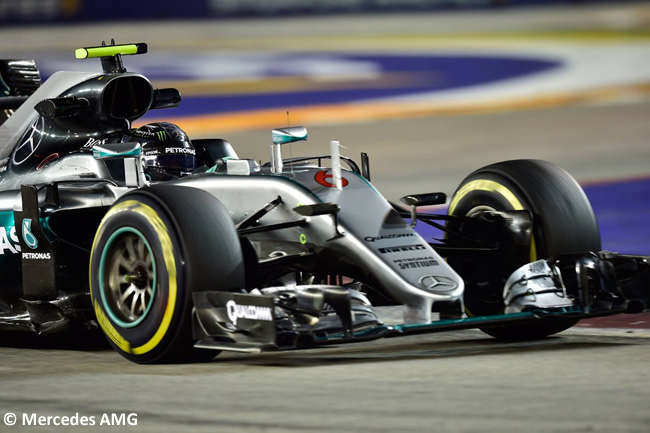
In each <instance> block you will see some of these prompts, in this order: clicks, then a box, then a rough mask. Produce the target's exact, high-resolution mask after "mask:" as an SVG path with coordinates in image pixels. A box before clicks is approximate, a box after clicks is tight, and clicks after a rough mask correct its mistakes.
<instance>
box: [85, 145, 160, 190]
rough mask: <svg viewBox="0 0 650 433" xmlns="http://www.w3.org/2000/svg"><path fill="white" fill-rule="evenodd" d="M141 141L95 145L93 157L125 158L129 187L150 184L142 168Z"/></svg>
mask: <svg viewBox="0 0 650 433" xmlns="http://www.w3.org/2000/svg"><path fill="white" fill-rule="evenodd" d="M141 155H142V146H141V145H140V143H105V144H102V145H98V146H94V147H93V158H95V159H99V160H110V159H123V160H124V183H125V184H126V186H128V187H137V188H142V187H143V186H146V185H148V182H147V180H146V178H145V176H144V171H143V169H142V163H141V161H140V156H141Z"/></svg>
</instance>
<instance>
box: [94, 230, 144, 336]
mask: <svg viewBox="0 0 650 433" xmlns="http://www.w3.org/2000/svg"><path fill="white" fill-rule="evenodd" d="M99 291H100V294H101V298H102V301H103V304H104V305H105V307H106V313H107V314H108V316H109V318H110V319H111V320H112V321H113V322H115V323H116V324H118V325H119V326H121V327H124V328H132V327H134V326H137V325H139V324H140V323H141V322H142V321H143V320H144V319H145V318H146V317H147V315H148V314H149V311H150V310H151V306H152V304H153V299H154V295H155V291H156V264H155V260H154V255H153V253H152V251H151V246H150V245H149V242H147V240H146V238H145V237H144V235H143V234H142V233H140V232H139V231H138V230H136V229H134V228H132V227H123V228H121V229H119V230H116V231H115V232H114V233H113V234H112V235H111V236H110V237H109V238H108V241H107V242H106V246H105V247H104V249H103V251H102V255H101V258H100V265H99Z"/></svg>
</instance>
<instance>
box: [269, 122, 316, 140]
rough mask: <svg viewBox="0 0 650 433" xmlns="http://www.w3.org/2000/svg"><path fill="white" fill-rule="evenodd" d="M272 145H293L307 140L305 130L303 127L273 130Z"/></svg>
mask: <svg viewBox="0 0 650 433" xmlns="http://www.w3.org/2000/svg"><path fill="white" fill-rule="evenodd" d="M271 135H272V137H273V144H285V143H293V142H295V141H302V140H307V128H305V127H304V126H291V127H288V128H282V129H274V130H273V131H272V132H271Z"/></svg>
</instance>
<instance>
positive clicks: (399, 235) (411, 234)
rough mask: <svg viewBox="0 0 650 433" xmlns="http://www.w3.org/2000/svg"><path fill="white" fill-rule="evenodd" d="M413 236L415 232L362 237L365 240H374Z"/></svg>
mask: <svg viewBox="0 0 650 433" xmlns="http://www.w3.org/2000/svg"><path fill="white" fill-rule="evenodd" d="M413 236H415V233H397V234H393V235H384V236H366V237H365V238H363V240H364V241H366V242H375V241H380V240H382V239H398V238H409V237H413Z"/></svg>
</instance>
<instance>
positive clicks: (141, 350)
mask: <svg viewBox="0 0 650 433" xmlns="http://www.w3.org/2000/svg"><path fill="white" fill-rule="evenodd" d="M124 211H130V212H136V213H138V214H140V215H142V216H144V217H145V218H146V219H147V221H148V222H149V224H151V226H152V227H153V229H154V230H155V232H156V234H157V235H158V238H159V240H160V245H161V247H162V252H163V260H164V261H165V268H166V270H167V275H168V279H169V281H168V287H169V294H168V297H167V305H166V306H165V311H164V313H163V318H162V320H161V322H160V326H159V327H158V329H157V330H156V332H155V333H154V335H153V337H151V339H150V340H149V341H147V342H146V343H145V344H143V345H142V346H138V347H134V348H131V347H130V345H129V344H128V341H126V340H125V339H124V338H123V337H122V336H121V335H120V334H119V332H118V331H117V330H116V329H115V328H114V327H113V326H112V324H111V323H110V321H108V319H107V318H106V317H105V316H103V317H104V318H105V319H106V320H101V319H100V317H99V316H102V315H103V311H102V312H101V313H102V314H101V315H100V314H98V318H97V319H98V322H99V325H100V326H101V328H102V330H103V331H104V332H105V333H106V335H108V337H109V338H110V339H111V340H112V341H113V342H114V343H115V344H116V345H117V346H118V347H119V348H120V349H122V350H123V351H124V352H127V353H132V354H134V355H142V354H145V353H147V352H149V351H151V350H152V349H154V348H155V347H156V346H157V345H158V344H159V343H160V341H161V340H162V339H163V337H164V336H165V334H166V333H167V330H168V329H169V325H170V323H171V321H172V318H173V316H174V307H175V306H176V297H177V292H178V288H177V285H176V262H175V261H174V248H173V245H172V241H171V238H170V237H169V232H168V231H167V226H165V223H163V221H162V219H161V218H160V216H159V215H158V214H157V213H156V211H155V210H153V209H152V208H151V207H150V206H147V205H146V204H143V203H141V202H139V201H137V200H127V201H124V202H122V203H118V204H117V205H115V206H113V207H112V208H111V209H110V210H109V211H108V212H107V213H106V216H104V218H103V219H102V222H101V223H100V224H99V229H98V230H97V234H96V235H95V241H94V242H93V248H92V250H91V255H90V263H91V266H92V260H93V257H92V256H93V254H94V252H95V246H96V243H97V241H98V239H99V237H100V235H101V233H102V232H103V230H104V223H105V222H106V221H107V220H108V218H110V217H111V216H112V215H115V214H117V213H119V212H124ZM88 274H89V275H90V272H89V273H88ZM161 274H162V273H161ZM100 277H101V276H100ZM90 284H91V287H92V279H91V282H90ZM90 293H91V297H92V290H91V291H90ZM93 304H94V305H96V302H95V301H93ZM95 311H96V314H97V311H101V310H100V309H99V305H96V307H95ZM124 343H126V344H124Z"/></svg>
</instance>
